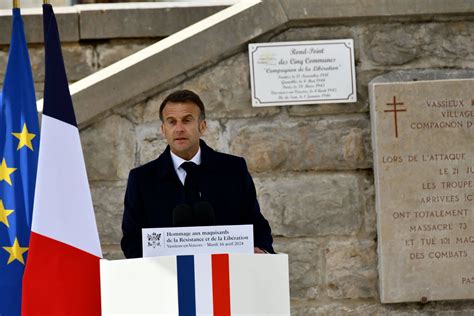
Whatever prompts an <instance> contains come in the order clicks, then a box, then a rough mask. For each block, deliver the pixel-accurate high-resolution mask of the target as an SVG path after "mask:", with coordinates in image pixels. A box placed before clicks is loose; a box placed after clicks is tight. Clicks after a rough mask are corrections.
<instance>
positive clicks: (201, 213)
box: [193, 201, 216, 226]
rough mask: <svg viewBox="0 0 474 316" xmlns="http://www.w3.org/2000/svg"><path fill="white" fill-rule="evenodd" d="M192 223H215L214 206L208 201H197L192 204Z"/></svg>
mask: <svg viewBox="0 0 474 316" xmlns="http://www.w3.org/2000/svg"><path fill="white" fill-rule="evenodd" d="M193 211H194V224H195V225H196V226H211V225H215V223H216V217H215V214H214V208H213V207H212V205H211V204H210V203H209V202H204V201H202V202H197V203H196V204H194V208H193Z"/></svg>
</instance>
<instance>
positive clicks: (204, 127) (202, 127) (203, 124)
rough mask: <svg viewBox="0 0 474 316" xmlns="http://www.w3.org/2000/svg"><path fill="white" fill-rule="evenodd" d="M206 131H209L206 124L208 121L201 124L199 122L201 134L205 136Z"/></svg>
mask: <svg viewBox="0 0 474 316" xmlns="http://www.w3.org/2000/svg"><path fill="white" fill-rule="evenodd" d="M206 129H207V122H206V120H202V121H201V122H199V133H201V134H204V132H205V131H206Z"/></svg>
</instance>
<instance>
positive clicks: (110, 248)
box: [102, 245, 125, 260]
mask: <svg viewBox="0 0 474 316" xmlns="http://www.w3.org/2000/svg"><path fill="white" fill-rule="evenodd" d="M102 255H103V257H104V259H107V260H118V259H125V256H124V255H123V252H122V249H121V248H120V245H102Z"/></svg>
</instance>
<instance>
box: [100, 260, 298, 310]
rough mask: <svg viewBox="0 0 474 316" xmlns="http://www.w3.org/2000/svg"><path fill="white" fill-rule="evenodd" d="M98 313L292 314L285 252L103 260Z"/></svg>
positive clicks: (101, 263)
mask: <svg viewBox="0 0 474 316" xmlns="http://www.w3.org/2000/svg"><path fill="white" fill-rule="evenodd" d="M100 275H101V277H100V283H101V297H102V315H106V316H115V315H117V316H118V315H120V316H131V315H180V316H181V315H185V316H192V315H218V316H226V315H232V316H238V315H242V316H243V315H245V316H251V315H255V316H257V315H262V316H263V315H278V316H279V315H290V295H289V276H288V255H286V254H276V255H269V254H265V255H264V254H212V255H194V256H191V255H190V256H166V257H153V258H139V259H126V260H113V261H109V260H105V259H103V260H101V262H100Z"/></svg>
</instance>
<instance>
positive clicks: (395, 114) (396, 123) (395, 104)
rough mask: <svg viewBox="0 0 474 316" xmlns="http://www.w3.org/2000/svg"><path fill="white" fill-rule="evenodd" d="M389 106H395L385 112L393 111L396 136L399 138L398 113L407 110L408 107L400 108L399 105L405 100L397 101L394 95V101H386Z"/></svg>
mask: <svg viewBox="0 0 474 316" xmlns="http://www.w3.org/2000/svg"><path fill="white" fill-rule="evenodd" d="M386 105H388V106H393V109H391V110H384V112H393V119H394V121H395V138H398V120H397V113H398V112H406V109H398V108H397V105H403V102H398V103H397V97H396V96H393V103H386Z"/></svg>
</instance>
